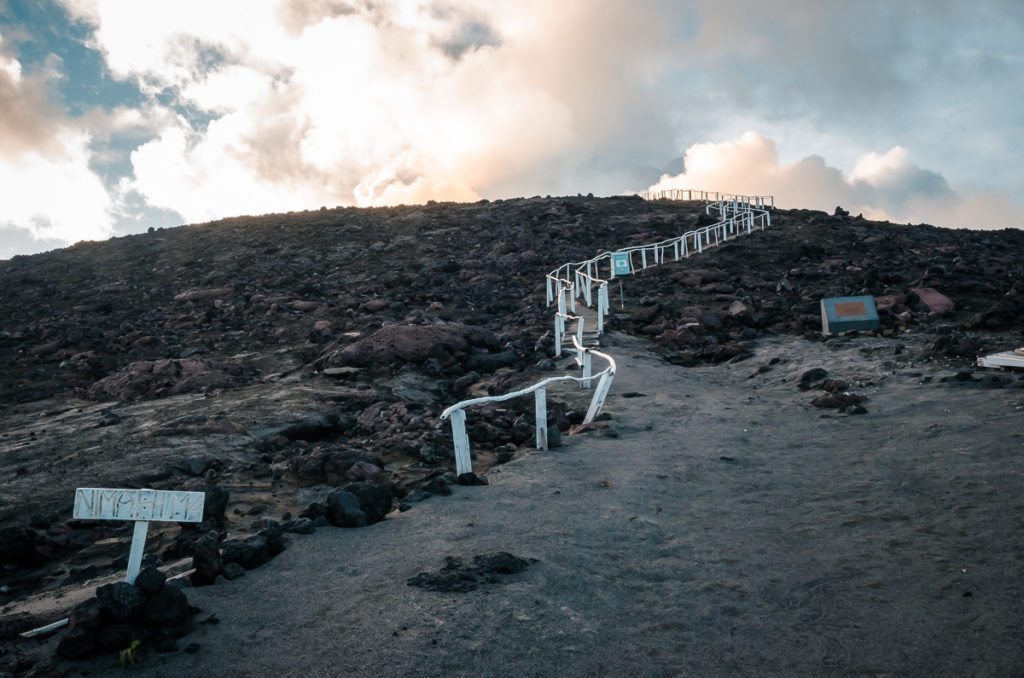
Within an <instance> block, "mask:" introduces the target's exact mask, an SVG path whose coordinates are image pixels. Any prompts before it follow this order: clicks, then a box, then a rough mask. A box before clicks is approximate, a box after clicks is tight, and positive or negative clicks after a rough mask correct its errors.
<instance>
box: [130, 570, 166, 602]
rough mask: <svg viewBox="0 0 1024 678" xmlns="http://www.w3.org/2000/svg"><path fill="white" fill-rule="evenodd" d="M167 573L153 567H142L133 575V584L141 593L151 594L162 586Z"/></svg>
mask: <svg viewBox="0 0 1024 678" xmlns="http://www.w3.org/2000/svg"><path fill="white" fill-rule="evenodd" d="M166 581H167V575H165V574H164V573H163V572H161V571H160V570H159V569H157V568H155V567H144V568H142V569H141V570H140V571H139V574H138V576H136V577H135V586H136V587H137V588H139V589H140V590H141V591H142V592H143V593H145V594H147V595H152V594H154V593H156V592H157V591H159V590H160V589H162V588H163V586H164V582H166Z"/></svg>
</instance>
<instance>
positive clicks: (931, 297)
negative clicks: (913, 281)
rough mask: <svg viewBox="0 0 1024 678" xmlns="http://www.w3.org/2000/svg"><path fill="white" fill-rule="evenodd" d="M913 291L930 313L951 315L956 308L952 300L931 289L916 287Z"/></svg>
mask: <svg viewBox="0 0 1024 678" xmlns="http://www.w3.org/2000/svg"><path fill="white" fill-rule="evenodd" d="M911 291H912V292H913V293H914V294H916V295H917V297H918V299H920V300H921V303H922V304H924V306H925V307H926V308H927V310H928V311H929V312H930V313H935V314H938V315H942V314H944V313H950V312H952V311H953V310H954V309H955V308H956V304H954V303H953V300H952V299H950V298H949V297H947V296H946V295H945V294H942V293H941V292H939V291H937V290H934V289H932V288H931V287H915V288H914V289H913V290H911Z"/></svg>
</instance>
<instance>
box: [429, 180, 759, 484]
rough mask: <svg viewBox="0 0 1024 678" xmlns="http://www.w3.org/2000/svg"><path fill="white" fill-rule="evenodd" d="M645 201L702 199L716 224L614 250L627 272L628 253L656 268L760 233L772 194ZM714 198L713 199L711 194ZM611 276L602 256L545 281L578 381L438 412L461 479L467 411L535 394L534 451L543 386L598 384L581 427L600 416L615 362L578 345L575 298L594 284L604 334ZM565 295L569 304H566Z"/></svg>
mask: <svg viewBox="0 0 1024 678" xmlns="http://www.w3.org/2000/svg"><path fill="white" fill-rule="evenodd" d="M640 195H641V196H642V197H643V198H644V199H646V200H704V201H705V202H707V203H708V204H707V205H706V206H705V208H704V212H705V214H708V215H710V214H711V212H712V211H715V212H717V213H718V217H719V221H718V223H715V224H712V225H709V226H704V227H703V228H698V229H695V230H693V231H688V232H686V233H684V234H682V235H680V236H676V237H674V238H669V239H667V240H662V241H660V242H656V243H650V244H647V245H634V246H631V247H626V248H624V249H621V250H617V251H616V252H615V254H616V255H620V256H621V255H623V254H625V256H626V261H627V265H628V266H627V267H628V270H629V271H630V272H632V271H634V270H635V268H634V265H633V254H635V253H637V252H639V259H640V266H641V268H643V269H646V268H647V267H648V260H647V255H648V252H650V253H651V255H652V258H653V261H652V265H654V266H658V265H661V264H664V263H665V255H666V252H668V250H669V248H671V250H672V256H673V259H674V260H675V261H679V259H680V258H685V257H689V256H690V255H691V254H693V253H694V250H696V252H697V253H700V252H703V251H704V247H706V246H710V245H711V244H712V243H711V238H712V236H713V237H714V240H715V242H714V244H715V245H719V244H721V243H723V242H727V241H728V240H729V237H730V236H738V235H741V234H742V233H744V232H746V233H748V234H749V233H750V232H752V231H753V229H754V228H755V226H757V225H760V227H761V230H764V229H765V227H766V226H770V225H771V213H770V212H769V211H768V210H769V208H774V207H775V198H774V197H773V196H770V195H767V196H760V195H756V196H747V195H734V194H730V193H718V192H714V193H712V192H710V191H695V190H690V189H671V190H668V191H657V192H648V193H641V194H640ZM712 195H713V196H714V198H713V199H712V197H711V196H712ZM605 260H607V262H608V278H607V279H604V278H601V277H600V267H601V264H603V263H604V261H605ZM614 278H615V264H614V262H613V259H612V253H611V252H603V253H601V254H599V255H597V256H595V257H593V258H591V259H587V260H585V261H578V262H570V263H567V264H562V265H561V266H559V267H558V268H556V269H555V270H553V271H551V272H550V273H548V274H547V276H546V277H545V281H544V283H545V292H546V298H547V305H548V306H551V304H552V303H557V306H558V309H557V312H556V313H555V321H554V332H555V356H556V357H557V356H561V355H562V342H563V340H564V338H565V326H566V321H569V320H575V321H576V331H575V332H574V333H573V334H572V335H571V337H572V350H573V351H575V353H576V356H575V358H576V364H577V365H578V366H579V367H581V368H582V370H583V374H582V376H581V377H571V376H561V377H550V378H548V379H544V380H542V381H539V382H537V383H536V384H533V385H532V386H529V387H527V388H524V389H520V390H518V391H513V392H511V393H505V394H503V395H498V396H485V397H481V398H472V399H470V400H463V401H462V402H459V403H456V404H454V405H452V406H451V407H449V408H448V409H446V410H445V411H444V412H442V413H441V419H442V420H444V419H449V420H450V421H451V427H452V441H453V444H454V447H455V469H456V472H457V473H459V474H460V475H461V474H462V473H467V472H472V470H473V462H472V459H471V456H470V448H469V436H468V435H467V434H466V408H467V407H472V406H473V405H480V404H483V403H493V402H500V401H503V400H510V399H512V398H518V397H521V396H524V395H528V394H530V393H533V394H534V401H535V416H536V435H537V449H545V450H546V449H547V448H548V442H547V391H546V389H547V386H548V385H549V384H553V383H556V382H560V381H575V382H577V383H579V384H580V386H581V387H582V388H590V386H591V384H592V381H593V380H594V379H597V380H598V384H597V388H596V389H595V390H594V395H593V397H592V398H591V400H590V407H589V408H588V409H587V414H586V416H585V417H584V419H583V422H584V423H590V422H591V421H593V420H594V418H595V417H596V416H597V415H598V413H600V411H601V408H602V407H603V406H604V401H605V398H607V396H608V391H609V389H610V388H611V385H612V380H613V379H614V377H615V369H616V366H615V360H614V359H613V358H612V357H611V356H610V355H608V354H607V353H602V352H601V351H596V350H594V349H592V348H587V347H585V346H584V345H583V336H584V334H583V333H584V319H583V317H581V316H578V315H576V299H577V297H579V296H581V295H582V297H583V303H584V304H585V305H586V306H588V307H590V306H593V290H592V288H593V286H594V285H597V333H598V335H600V334H603V333H604V322H605V318H606V316H607V314H608V312H609V310H610V306H609V302H608V281H609V280H612V279H614ZM567 297H568V300H567ZM595 355H596V356H598V357H600V358H603V359H604V360H606V361H607V362H608V367H606V368H605V369H603V370H602V371H600V372H598V373H597V374H592V372H593V369H592V357H593V356H595Z"/></svg>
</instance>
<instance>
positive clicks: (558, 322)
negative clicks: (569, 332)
mask: <svg viewBox="0 0 1024 678" xmlns="http://www.w3.org/2000/svg"><path fill="white" fill-rule="evenodd" d="M563 322H565V321H564V320H562V316H560V315H556V316H555V357H556V358H561V357H562V323H563Z"/></svg>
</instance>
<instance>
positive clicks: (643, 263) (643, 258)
mask: <svg viewBox="0 0 1024 678" xmlns="http://www.w3.org/2000/svg"><path fill="white" fill-rule="evenodd" d="M640 265H641V266H643V267H644V268H647V248H646V247H645V248H643V249H642V250H640Z"/></svg>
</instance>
